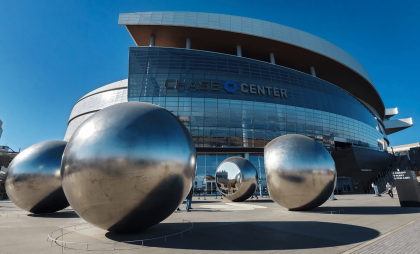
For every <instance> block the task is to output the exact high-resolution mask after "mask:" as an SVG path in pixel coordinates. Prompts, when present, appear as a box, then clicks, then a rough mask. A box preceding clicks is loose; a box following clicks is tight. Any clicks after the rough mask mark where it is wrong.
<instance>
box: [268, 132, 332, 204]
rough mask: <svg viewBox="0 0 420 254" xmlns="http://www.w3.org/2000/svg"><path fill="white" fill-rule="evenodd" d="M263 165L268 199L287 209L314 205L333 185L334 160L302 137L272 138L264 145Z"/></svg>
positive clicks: (326, 194) (325, 195)
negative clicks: (268, 194)
mask: <svg viewBox="0 0 420 254" xmlns="http://www.w3.org/2000/svg"><path fill="white" fill-rule="evenodd" d="M264 166H265V174H266V177H267V187H268V191H269V193H270V196H271V198H272V199H273V200H274V201H275V202H276V203H277V204H279V205H281V206H283V207H286V208H288V209H289V210H309V209H312V208H315V207H318V206H320V205H322V204H323V203H324V202H325V201H326V200H327V199H328V197H330V195H331V194H332V192H333V190H334V188H335V182H336V178H337V172H336V170H335V163H334V160H333V159H332V157H331V155H330V154H329V153H328V151H327V150H326V149H325V148H324V147H323V146H322V145H321V144H319V143H318V142H316V141H315V140H313V139H311V138H308V137H305V136H301V135H295V134H292V135H285V136H281V137H278V138H276V139H274V140H272V141H271V142H270V143H268V144H267V145H266V146H265V148H264Z"/></svg>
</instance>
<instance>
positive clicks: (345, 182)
mask: <svg viewBox="0 0 420 254" xmlns="http://www.w3.org/2000/svg"><path fill="white" fill-rule="evenodd" d="M335 190H336V192H337V194H349V193H353V187H352V184H351V178H350V177H343V176H340V177H337V184H336V186H335Z"/></svg>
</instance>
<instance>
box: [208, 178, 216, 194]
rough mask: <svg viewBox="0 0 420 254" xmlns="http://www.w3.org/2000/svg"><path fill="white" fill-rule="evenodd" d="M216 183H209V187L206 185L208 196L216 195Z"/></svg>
mask: <svg viewBox="0 0 420 254" xmlns="http://www.w3.org/2000/svg"><path fill="white" fill-rule="evenodd" d="M216 191H217V190H216V182H214V181H207V185H206V194H207V195H211V194H216Z"/></svg>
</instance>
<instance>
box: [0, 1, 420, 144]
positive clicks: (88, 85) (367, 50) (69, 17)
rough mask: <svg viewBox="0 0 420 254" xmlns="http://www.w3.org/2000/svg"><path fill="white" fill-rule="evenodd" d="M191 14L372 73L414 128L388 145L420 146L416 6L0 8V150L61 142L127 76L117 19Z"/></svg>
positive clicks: (20, 4) (39, 4)
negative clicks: (294, 36)
mask: <svg viewBox="0 0 420 254" xmlns="http://www.w3.org/2000/svg"><path fill="white" fill-rule="evenodd" d="M133 11H135V12H142V11H197V12H210V13H222V14H231V15H238V16H245V17H251V18H256V19H261V20H267V21H271V22H275V23H279V24H283V25H287V26H290V27H294V28H297V29H300V30H303V31H306V32H309V33H312V34H314V35H317V36H319V37H321V38H324V39H326V40H328V41H330V42H332V43H334V44H336V45H337V46H339V47H341V48H342V49H344V50H346V51H347V52H349V53H350V54H351V55H353V56H354V57H355V58H356V59H357V60H359V61H360V62H361V63H362V64H363V66H364V67H365V68H366V69H367V70H368V72H369V73H370V75H371V77H372V79H373V81H374V83H375V85H376V88H377V90H378V92H379V94H380V95H381V97H382V99H383V101H384V104H385V106H386V107H388V108H389V107H398V108H399V111H400V114H399V115H398V117H399V118H404V117H410V116H411V117H413V120H414V126H413V127H412V128H409V129H407V130H405V131H402V132H399V133H396V134H393V135H390V136H389V139H390V142H391V145H401V144H407V143H414V142H420V124H418V123H420V110H419V108H420V107H419V99H420V96H419V95H420V88H419V87H420V86H419V81H418V80H419V79H418V73H419V71H420V68H419V67H420V65H419V61H420V60H419V59H420V1H418V0H415V1H394V0H392V1H389V0H388V1H376V0H369V1H364V0H360V1H358V0H357V1H313V0H310V1H297V0H290V1H279V0H278V1H268V0H267V1H264V0H261V1H244V0H242V1H230V0H218V1H197V0H195V1H182V0H178V1H138V0H137V1H128V0H127V1H123V0H119V1H105V0H102V1H99V0H98V1H82V0H80V1H70V0H69V1H64V0H63V1H52V0H51V1H41V0H40V1H33V0H28V1H24V0H13V1H5V0H0V103H1V106H0V119H1V120H2V121H3V122H4V124H3V129H4V132H3V136H2V137H1V139H0V144H1V145H6V144H7V145H8V146H10V147H12V148H13V149H14V150H18V149H19V148H22V149H24V148H26V147H28V146H30V145H32V144H34V143H37V142H41V141H45V140H53V139H58V140H60V139H63V137H64V134H65V131H66V126H67V120H68V117H69V115H70V112H71V109H72V107H73V105H74V103H75V102H76V101H77V100H78V99H79V98H80V97H81V96H83V95H84V94H86V93H88V92H89V91H91V90H93V89H96V88H98V87H100V86H103V85H106V84H108V83H111V82H114V81H117V80H120V79H125V78H127V72H128V47H129V46H134V42H133V41H132V39H131V37H130V35H129V34H128V32H127V31H126V29H125V28H124V27H123V26H118V14H119V13H128V12H133Z"/></svg>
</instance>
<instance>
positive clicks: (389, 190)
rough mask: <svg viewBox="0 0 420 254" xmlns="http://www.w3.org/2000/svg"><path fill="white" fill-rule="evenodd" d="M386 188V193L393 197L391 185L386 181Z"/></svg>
mask: <svg viewBox="0 0 420 254" xmlns="http://www.w3.org/2000/svg"><path fill="white" fill-rule="evenodd" d="M386 189H387V190H388V195H389V196H390V197H391V198H394V194H393V193H392V185H391V184H389V183H386Z"/></svg>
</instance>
